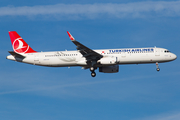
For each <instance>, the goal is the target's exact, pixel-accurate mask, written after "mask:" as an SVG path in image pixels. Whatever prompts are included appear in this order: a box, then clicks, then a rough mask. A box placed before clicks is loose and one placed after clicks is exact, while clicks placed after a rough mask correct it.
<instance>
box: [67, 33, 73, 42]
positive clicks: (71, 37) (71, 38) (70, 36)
mask: <svg viewBox="0 0 180 120" xmlns="http://www.w3.org/2000/svg"><path fill="white" fill-rule="evenodd" d="M67 34H68V35H69V38H70V40H72V41H73V40H75V39H74V37H73V36H72V35H71V34H70V33H69V32H68V31H67Z"/></svg>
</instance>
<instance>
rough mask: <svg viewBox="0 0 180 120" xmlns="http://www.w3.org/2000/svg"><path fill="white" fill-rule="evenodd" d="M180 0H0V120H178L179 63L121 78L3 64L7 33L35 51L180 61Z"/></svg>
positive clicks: (129, 70)
mask: <svg viewBox="0 0 180 120" xmlns="http://www.w3.org/2000/svg"><path fill="white" fill-rule="evenodd" d="M179 6H180V1H178V0H174V1H169V0H164V1H158V0H152V1H149V0H147V1H146V0H144V1H143V0H137V1H136V2H134V1H132V0H111V1H108V0H91V1H83V0H78V1H72V0H61V1H59V0H51V1H47V0H44V1H37V0H31V1H26V0H16V1H12V0H1V4H0V28H1V29H0V37H1V40H0V62H1V63H0V64H1V67H0V76H1V78H0V98H1V100H0V106H1V107H0V119H3V120H12V119H18V120H24V119H26V120H32V119H34V120H49V119H54V120H56V119H64V120H74V119H78V120H92V119H104V120H110V119H111V120H112V119H113V120H120V119H126V120H152V119H155V120H176V119H179V117H180V104H179V101H180V96H179V93H180V89H179V86H180V81H179V80H180V64H179V63H180V61H179V59H176V60H175V61H173V62H169V63H161V64H159V66H160V68H161V71H160V72H157V71H156V66H155V64H144V65H121V66H120V71H119V73H115V74H104V73H99V72H98V71H97V76H96V77H95V78H92V77H91V75H90V71H89V70H82V69H81V67H71V68H66V67H64V68H48V67H40V66H33V65H28V64H23V63H18V62H14V61H10V60H6V56H7V55H9V53H8V52H7V51H11V50H12V46H11V42H10V39H9V35H8V31H17V32H18V33H19V34H20V35H21V37H22V38H23V39H24V40H26V42H27V43H28V44H29V45H30V46H31V47H32V48H33V49H34V50H36V51H63V50H65V49H67V50H76V46H75V45H74V44H73V43H72V42H71V41H70V40H69V38H68V35H67V33H66V31H70V32H71V34H72V35H73V36H74V37H75V38H76V39H77V40H78V41H79V42H81V43H83V44H84V45H86V46H88V47H89V48H92V49H107V48H130V47H153V46H157V47H162V48H167V49H169V50H170V51H171V52H173V53H175V54H176V55H177V56H180V52H179V44H180V40H179V39H180V34H179V33H180V22H179V21H180V7H179Z"/></svg>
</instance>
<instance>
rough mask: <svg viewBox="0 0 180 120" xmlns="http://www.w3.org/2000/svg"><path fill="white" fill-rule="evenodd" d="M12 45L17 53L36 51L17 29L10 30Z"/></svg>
mask: <svg viewBox="0 0 180 120" xmlns="http://www.w3.org/2000/svg"><path fill="white" fill-rule="evenodd" d="M9 36H10V39H11V43H12V47H13V50H14V52H16V53H34V52H36V51H34V50H33V49H32V48H31V47H30V46H29V45H28V44H27V43H26V42H25V41H24V40H23V39H22V38H21V36H19V35H18V33H17V32H16V31H9Z"/></svg>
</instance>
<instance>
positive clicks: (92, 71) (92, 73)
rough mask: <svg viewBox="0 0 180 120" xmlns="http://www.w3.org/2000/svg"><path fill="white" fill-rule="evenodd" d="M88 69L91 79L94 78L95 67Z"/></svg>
mask: <svg viewBox="0 0 180 120" xmlns="http://www.w3.org/2000/svg"><path fill="white" fill-rule="evenodd" d="M89 69H90V71H91V76H92V77H95V76H96V73H95V72H94V71H95V70H96V69H97V68H95V67H90V68H89Z"/></svg>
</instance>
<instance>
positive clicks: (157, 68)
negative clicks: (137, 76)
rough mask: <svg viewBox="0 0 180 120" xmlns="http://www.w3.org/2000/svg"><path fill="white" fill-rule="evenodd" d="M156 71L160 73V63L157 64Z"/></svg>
mask: <svg viewBox="0 0 180 120" xmlns="http://www.w3.org/2000/svg"><path fill="white" fill-rule="evenodd" d="M156 70H157V71H160V68H159V65H158V62H156Z"/></svg>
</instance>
